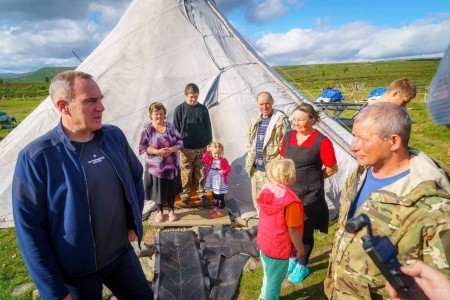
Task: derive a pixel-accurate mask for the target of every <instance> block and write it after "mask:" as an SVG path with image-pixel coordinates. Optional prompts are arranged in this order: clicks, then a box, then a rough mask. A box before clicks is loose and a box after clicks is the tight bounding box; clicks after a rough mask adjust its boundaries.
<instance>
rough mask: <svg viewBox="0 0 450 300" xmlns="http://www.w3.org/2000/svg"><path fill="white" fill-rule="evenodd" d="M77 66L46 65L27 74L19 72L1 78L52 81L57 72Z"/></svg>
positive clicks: (10, 80)
mask: <svg viewBox="0 0 450 300" xmlns="http://www.w3.org/2000/svg"><path fill="white" fill-rule="evenodd" d="M74 69H75V67H46V68H41V69H39V70H37V71H34V72H29V73H25V74H17V75H14V76H11V75H10V76H8V78H1V79H0V80H2V81H3V82H30V81H47V82H48V81H50V80H51V79H52V78H53V77H54V76H55V75H56V74H58V73H59V72H63V71H66V70H74Z"/></svg>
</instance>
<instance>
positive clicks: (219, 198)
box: [212, 193, 225, 208]
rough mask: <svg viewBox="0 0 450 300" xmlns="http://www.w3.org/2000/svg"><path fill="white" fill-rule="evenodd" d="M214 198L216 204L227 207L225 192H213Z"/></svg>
mask: <svg viewBox="0 0 450 300" xmlns="http://www.w3.org/2000/svg"><path fill="white" fill-rule="evenodd" d="M212 194H213V198H214V205H215V206H218V207H219V208H225V194H216V193H212Z"/></svg>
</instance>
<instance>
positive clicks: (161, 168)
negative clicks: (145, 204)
mask: <svg viewBox="0 0 450 300" xmlns="http://www.w3.org/2000/svg"><path fill="white" fill-rule="evenodd" d="M172 146H177V147H178V148H179V149H183V139H182V137H181V135H180V134H179V132H178V130H177V129H176V128H175V126H174V125H173V124H171V123H168V122H166V130H165V131H164V132H159V131H157V130H156V129H155V128H154V127H153V125H152V124H151V123H150V124H147V125H145V126H144V129H143V130H142V134H141V140H140V143H139V154H143V153H145V173H144V189H145V200H153V201H155V203H157V204H162V203H164V201H165V200H167V201H168V204H169V207H170V206H171V205H172V204H173V201H174V199H175V196H176V195H177V194H178V193H180V192H181V191H182V189H181V179H180V171H179V170H180V163H179V159H178V153H177V152H173V153H171V154H170V155H169V156H167V157H162V156H159V155H154V154H148V153H147V148H148V147H152V148H154V149H162V148H169V147H172Z"/></svg>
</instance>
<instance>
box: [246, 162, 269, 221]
mask: <svg viewBox="0 0 450 300" xmlns="http://www.w3.org/2000/svg"><path fill="white" fill-rule="evenodd" d="M250 177H251V182H252V199H253V206H255V209H256V211H257V212H258V214H259V205H258V202H257V200H258V196H259V192H261V189H262V187H263V185H264V184H265V183H266V182H267V180H268V178H267V174H266V172H262V171H258V170H256V169H255V168H252V170H251V175H250Z"/></svg>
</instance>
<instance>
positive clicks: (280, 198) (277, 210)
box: [256, 181, 303, 259]
mask: <svg viewBox="0 0 450 300" xmlns="http://www.w3.org/2000/svg"><path fill="white" fill-rule="evenodd" d="M292 202H299V203H300V204H301V201H300V199H299V198H298V197H297V195H295V193H294V192H293V191H292V190H291V189H290V188H288V187H286V186H284V185H281V184H277V183H274V182H272V181H269V182H267V183H266V184H265V185H264V186H263V188H262V190H261V193H260V194H259V197H258V205H259V208H260V212H259V222H258V235H257V239H256V241H257V244H258V247H259V249H260V250H261V251H262V252H263V253H264V254H265V255H267V256H269V257H271V258H275V259H288V258H289V257H291V255H292V253H293V250H294V249H293V245H292V242H291V237H290V235H289V231H288V227H287V224H286V219H285V215H284V212H285V209H286V207H287V206H288V205H289V204H291V203H292ZM302 208H303V206H302ZM302 213H303V211H302ZM299 230H300V233H301V234H302V235H303V226H301V227H299Z"/></svg>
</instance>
